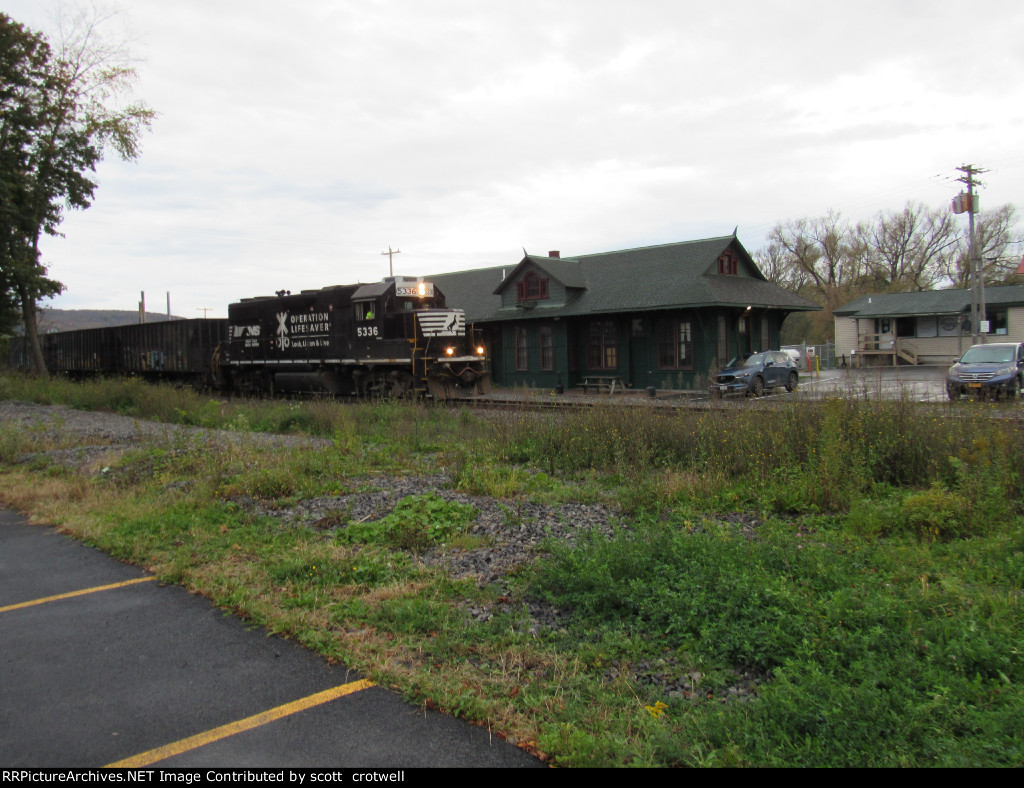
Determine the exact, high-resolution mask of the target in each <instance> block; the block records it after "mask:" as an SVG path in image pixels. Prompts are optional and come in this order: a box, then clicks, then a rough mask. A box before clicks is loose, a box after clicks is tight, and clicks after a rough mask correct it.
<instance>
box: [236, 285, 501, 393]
mask: <svg viewBox="0 0 1024 788" xmlns="http://www.w3.org/2000/svg"><path fill="white" fill-rule="evenodd" d="M228 332H229V338H228V342H227V346H226V348H227V350H226V353H225V357H226V365H227V373H228V375H229V377H230V381H231V382H230V385H231V387H232V388H234V389H237V390H239V391H252V392H274V391H286V390H311V389H312V390H322V391H327V392H330V393H332V394H345V395H360V396H362V395H374V394H378V395H386V396H404V395H407V394H411V393H414V392H418V393H426V394H430V395H431V396H432V397H434V398H435V399H452V398H454V397H460V396H467V395H471V394H474V393H475V394H486V393H487V392H488V391H489V390H490V375H489V370H488V364H487V356H486V353H485V349H484V346H483V345H482V344H477V343H474V342H473V336H472V331H468V332H467V328H466V316H465V313H464V312H463V311H462V310H461V309H450V308H447V307H446V305H445V299H444V295H443V294H442V293H441V291H440V290H438V289H437V288H436V287H434V285H433V284H432V283H430V282H424V281H422V280H418V279H404V278H400V277H397V278H396V277H392V278H388V279H385V280H384V281H383V282H378V283H375V284H365V285H339V286H336V287H325V288H323V289H322V290H303V291H302V292H301V293H298V294H296V295H292V294H290V293H278V294H277V295H275V296H267V297H261V298H247V299H244V300H242V301H239V302H238V303H235V304H231V305H230V306H229V307H228Z"/></svg>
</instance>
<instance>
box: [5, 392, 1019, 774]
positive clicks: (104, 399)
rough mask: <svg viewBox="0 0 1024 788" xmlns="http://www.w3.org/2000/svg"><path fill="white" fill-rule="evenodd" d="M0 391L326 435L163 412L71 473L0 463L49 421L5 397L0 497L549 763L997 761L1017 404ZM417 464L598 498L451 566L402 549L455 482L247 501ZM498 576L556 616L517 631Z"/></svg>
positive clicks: (513, 495) (1011, 675) (1015, 682)
mask: <svg viewBox="0 0 1024 788" xmlns="http://www.w3.org/2000/svg"><path fill="white" fill-rule="evenodd" d="M0 396H2V397H6V398H20V399H31V400H35V401H40V402H57V401H61V399H62V398H67V399H68V400H69V404H72V405H73V406H76V407H107V408H108V409H112V410H121V411H122V412H130V413H131V414H132V415H135V416H137V417H162V418H166V419H169V420H172V421H174V422H176V423H180V424H195V425H203V426H210V427H214V426H216V427H221V428H225V429H231V430H234V431H236V432H239V433H243V434H244V433H246V432H248V431H261V430H274V431H288V432H296V433H302V434H310V435H316V436H319V437H321V438H328V439H329V444H328V445H326V446H325V447H324V448H320V449H317V450H310V449H309V448H284V447H282V448H274V449H268V448H265V447H261V446H260V445H259V444H257V443H256V442H255V441H254V440H244V439H243V440H237V441H234V442H231V443H225V444H223V445H221V444H217V445H216V446H214V445H211V444H210V443H209V442H198V441H191V440H189V439H187V438H167V439H164V441H157V442H154V443H151V444H148V445H145V446H140V447H139V448H138V449H137V450H135V451H133V452H131V453H129V454H126V455H124V456H123V457H121V459H120V460H118V461H116V462H115V463H114V464H112V465H110V466H109V467H107V468H106V470H105V471H103V470H102V469H97V468H95V467H89V468H87V469H86V471H85V472H77V471H69V470H66V469H64V468H63V467H62V466H60V465H56V464H53V463H50V462H49V461H47V460H46V459H45V457H46V456H47V455H45V454H43V455H38V458H37V460H35V461H34V462H33V463H27V464H26V463H25V462H22V461H21V458H22V457H23V456H24V455H25V454H26V453H28V452H44V451H47V450H49V449H53V448H58V447H59V446H58V442H55V441H54V439H53V438H46V437H44V436H43V434H42V433H41V432H36V433H34V432H32V431H24V430H16V429H13V428H11V427H9V426H4V427H2V428H0V496H2V498H3V500H4V501H5V502H6V503H7V504H8V505H14V506H17V507H19V508H22V509H24V510H28V511H31V512H33V514H34V516H35V517H36V518H38V519H41V520H44V521H47V522H52V523H56V524H58V525H60V526H61V527H62V528H64V529H65V530H67V531H68V532H70V533H73V534H75V535H77V536H79V537H81V538H83V539H86V540H88V541H89V542H91V543H94V544H97V545H99V546H101V547H102V548H103V549H105V550H107V551H108V552H110V553H111V554H113V555H116V556H118V557H120V558H123V559H125V560H129V561H132V562H135V563H137V564H140V565H143V566H146V567H148V568H150V569H152V570H153V571H154V572H156V573H157V574H158V575H159V576H160V577H161V578H163V579H165V580H169V581H173V582H176V583H181V584H182V585H185V586H187V587H188V588H190V589H193V590H196V591H199V592H201V593H204V594H206V595H208V596H209V597H210V598H212V599H214V600H215V601H216V602H217V603H218V604H220V605H221V606H223V607H224V608H226V609H229V610H232V611H235V612H237V613H238V614H240V615H242V616H244V617H246V618H247V619H249V620H250V621H252V622H254V623H256V624H259V625H260V626H263V627H265V628H266V629H267V630H268V631H271V632H275V633H280V634H283V635H286V636H288V637H291V638H294V639H295V640H297V641H299V642H302V643H304V644H306V645H307V646H309V647H310V648H312V649H314V650H316V651H318V652H319V653H321V654H324V655H325V656H327V657H329V658H332V659H338V660H342V661H344V662H346V663H347V664H350V665H352V666H353V667H355V668H357V669H359V670H360V671H361V672H364V673H366V674H367V675H370V676H373V677H374V678H375V679H376V680H378V681H380V682H383V683H386V684H388V685H391V686H394V687H396V688H398V689H399V690H400V691H401V692H402V693H403V694H404V695H405V696H406V697H408V698H409V699H410V700H411V701H413V702H415V703H418V704H422V705H423V706H425V707H428V708H437V709H441V710H443V711H446V712H448V713H452V714H457V715H460V716H463V717H466V718H467V719H470V720H473V721H475V722H478V723H480V724H486V725H488V726H489V727H490V728H491V729H492V730H494V731H496V732H498V733H499V734H500V735H502V736H504V737H506V738H508V739H510V740H513V741H515V742H518V743H520V744H521V745H523V746H525V747H528V748H530V749H532V750H534V751H536V752H541V753H543V754H544V755H545V757H548V758H550V759H551V760H552V761H553V762H554V763H556V764H559V765H563V766H613V765H648V766H714V765H723V766H724V765H735V766H783V765H797V766H968V765H970V766H1020V765H1022V764H1024V729H1022V728H1021V725H1020V719H1022V717H1024V697H1022V692H1021V687H1022V685H1024V598H1022V597H1024V527H1022V519H1021V503H1020V502H1021V484H1022V481H1021V476H1020V472H1019V470H1018V469H1019V468H1022V467H1024V433H1022V431H1021V428H1020V420H1019V419H1018V418H1017V414H1016V412H1015V411H1012V410H1007V409H1005V408H1001V407H999V406H978V405H972V404H971V403H964V404H956V405H952V406H951V405H943V406H940V407H932V406H920V405H916V404H914V403H910V402H907V401H898V402H871V401H868V400H866V399H863V398H854V399H851V400H843V401H839V400H836V401H827V402H822V403H811V402H803V403H795V404H793V405H792V406H787V407H784V408H781V409H779V410H777V411H767V410H764V409H760V408H758V409H753V408H748V407H745V406H744V405H743V404H742V403H737V406H736V407H729V408H726V409H721V410H713V411H703V412H691V413H688V414H683V415H679V416H676V417H672V418H667V417H665V416H664V415H663V414H652V413H647V412H640V413H636V412H627V411H623V410H618V409H615V408H607V409H604V408H601V409H595V410H592V411H587V412H582V413H572V414H568V415H564V416H559V417H553V416H551V417H549V416H538V415H537V414H534V413H526V412H523V413H519V414H511V415H510V416H508V417H507V418H501V419H497V420H494V421H488V420H485V419H482V418H480V417H478V416H476V415H474V414H472V413H470V412H468V411H462V412H459V411H450V410H443V409H434V408H428V407H422V406H416V405H411V404H395V403H384V404H376V405H359V406H354V407H348V406H345V407H342V406H336V405H333V404H331V403H328V402H314V403H307V404H302V405H298V404H295V403H281V402H273V403H256V402H244V401H242V402H224V401H220V400H215V399H204V398H201V397H199V396H197V395H195V394H192V393H189V392H179V391H177V390H167V389H164V388H151V387H145V386H141V385H139V384H137V383H134V382H127V383H117V382H113V381H107V382H103V383H98V384H95V385H94V386H90V385H87V386H76V387H72V386H67V385H65V384H61V383H53V384H51V385H49V386H47V385H43V384H40V383H37V382H34V381H28V380H23V379H19V378H6V379H0ZM438 466H443V467H444V468H445V469H446V470H447V472H448V474H449V476H450V478H451V484H452V487H453V488H455V489H457V490H458V491H461V492H466V493H469V494H472V495H484V496H490V497H495V498H499V499H503V500H505V501H506V502H507V506H508V511H509V513H510V514H509V516H510V517H513V518H514V512H515V511H517V509H518V505H519V503H520V502H522V501H526V500H529V501H533V502H536V503H543V504H545V505H552V506H553V505H557V504H558V503H564V502H595V501H600V502H604V503H606V504H608V505H609V506H612V507H615V508H616V509H617V510H618V511H619V512H620V513H621V518H620V519H621V524H620V527H619V528H618V529H616V530H615V531H614V532H613V533H611V534H610V535H599V534H595V535H592V536H589V537H583V536H581V537H580V538H579V539H577V541H576V543H575V546H574V547H572V548H570V547H568V546H566V545H564V544H557V543H552V544H549V545H546V549H545V551H544V553H543V554H542V555H541V556H539V557H538V558H537V560H535V561H534V562H533V563H532V564H530V565H528V566H527V567H526V568H525V569H523V570H522V571H521V572H519V573H518V574H516V575H515V576H513V577H511V578H509V579H508V582H507V583H506V584H505V585H503V586H502V587H500V588H490V587H483V588H481V587H478V586H477V585H476V584H474V583H469V582H462V581H456V580H452V579H451V578H450V577H449V576H448V575H447V574H446V573H444V572H442V571H440V570H437V569H434V568H431V567H430V566H427V565H426V564H424V563H423V561H422V560H421V558H422V553H423V551H425V550H434V549H442V550H459V549H472V548H473V547H476V546H479V544H478V543H473V542H472V540H470V539H468V537H467V536H466V533H465V529H466V527H467V525H468V524H469V523H470V522H471V520H472V518H473V517H475V514H476V513H475V510H472V508H471V507H465V506H461V505H457V504H456V505H453V504H451V503H449V502H446V501H445V500H443V499H442V498H441V497H439V496H436V495H417V496H410V497H407V498H405V499H404V500H403V501H401V502H400V503H399V505H397V506H396V507H395V509H394V511H393V512H392V513H391V514H389V515H387V516H385V517H381V518H377V519H374V520H369V521H363V522H354V521H353V520H352V519H351V518H350V517H349V515H348V514H347V512H346V511H345V509H344V508H342V509H339V510H338V511H337V512H333V513H332V514H331V515H330V516H329V517H327V518H325V521H324V522H321V523H319V524H318V527H313V525H310V526H305V525H296V524H291V525H284V524H282V521H281V520H279V519H277V518H274V517H272V516H269V514H272V513H273V512H274V511H278V510H282V509H286V508H287V507H289V506H291V505H293V504H294V503H295V502H296V501H299V500H302V499H306V498H311V497H317V496H325V495H328V496H343V495H347V494H349V493H351V492H354V491H357V490H360V489H363V488H364V487H365V485H366V484H367V480H368V479H369V478H372V477H373V476H374V475H377V474H380V473H389V474H396V475H405V474H417V473H422V472H424V470H425V469H428V468H429V469H431V472H434V471H436V468H437V467H438ZM528 604H530V605H534V606H536V605H542V606H546V607H548V608H549V609H558V610H559V611H561V612H562V615H561V619H560V621H561V622H562V625H561V626H559V627H557V628H554V629H545V628H540V629H538V628H537V627H536V625H535V624H533V622H532V621H531V619H530V616H529V615H528V612H527V605H528ZM479 609H487V610H490V611H491V613H492V615H491V616H490V617H489V618H481V617H478V616H475V615H473V614H472V613H471V611H472V610H479ZM694 676H696V677H698V678H694ZM750 676H756V677H758V680H759V682H760V683H759V684H757V685H756V691H754V692H752V691H750V690H749V689H747V688H746V686H745V684H744V677H750ZM684 687H685V688H688V689H683V688H684Z"/></svg>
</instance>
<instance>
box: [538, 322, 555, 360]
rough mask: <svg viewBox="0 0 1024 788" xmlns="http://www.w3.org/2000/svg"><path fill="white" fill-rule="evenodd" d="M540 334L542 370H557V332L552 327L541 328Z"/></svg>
mask: <svg viewBox="0 0 1024 788" xmlns="http://www.w3.org/2000/svg"><path fill="white" fill-rule="evenodd" d="M538 333H539V334H540V368H541V369H543V370H553V369H554V368H555V330H554V329H553V328H552V327H551V326H541V327H540V329H539V331H538Z"/></svg>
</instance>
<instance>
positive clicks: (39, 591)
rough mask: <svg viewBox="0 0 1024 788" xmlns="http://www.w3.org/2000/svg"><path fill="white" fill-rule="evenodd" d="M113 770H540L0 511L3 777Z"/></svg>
mask: <svg viewBox="0 0 1024 788" xmlns="http://www.w3.org/2000/svg"><path fill="white" fill-rule="evenodd" d="M109 765H125V766H139V767H142V766H146V767H148V766H150V765H152V766H155V767H157V768H159V767H178V768H181V767H192V766H209V767H250V768H257V767H264V768H269V767H334V768H352V767H367V768H389V769H394V768H416V767H460V766H468V767H528V766H541V765H542V764H541V763H540V762H539V761H538V760H537V759H535V758H533V757H532V756H530V755H529V754H527V753H525V752H523V751H522V750H519V749H518V748H516V747H514V746H512V745H510V744H508V743H506V742H504V741H501V740H499V739H497V738H495V737H492V736H490V735H489V734H488V732H487V731H486V730H484V729H483V728H480V727H477V726H473V725H470V724H468V723H465V722H463V721H461V720H457V719H454V718H451V717H447V716H445V715H442V714H439V713H436V712H430V711H425V710H424V709H421V708H417V707H414V706H411V705H409V704H407V703H406V702H405V701H403V700H402V699H401V698H400V697H399V696H398V695H397V694H395V693H394V692H392V691H390V690H388V689H385V688H383V687H378V686H374V685H373V684H372V682H368V681H365V680H364V679H363V677H361V676H359V675H358V674H356V673H355V672H353V671H350V670H348V669H346V668H345V667H343V666H339V665H330V664H328V663H327V662H326V661H324V660H323V659H321V658H319V657H317V656H316V655H314V654H313V653H311V652H309V651H308V650H306V649H304V648H303V647H301V646H299V645H296V644H294V643H291V642H289V641H286V640H283V639H281V638H278V637H272V636H268V635H266V634H265V633H264V632H262V631H260V630H256V629H252V628H249V627H247V626H246V624H245V623H244V622H243V621H241V620H240V619H238V618H236V617H234V616H231V615H227V614H225V613H223V612H222V611H220V610H218V609H216V608H214V607H212V606H211V605H210V603H209V602H208V601H207V600H205V599H203V598H201V597H197V596H193V595H190V594H189V593H187V592H186V591H185V590H184V589H183V588H181V587H179V586H172V585H168V586H164V585H161V584H160V583H159V582H157V581H156V580H155V579H154V578H153V577H152V576H148V575H146V573H144V572H143V571H142V570H140V569H139V568H138V567H133V566H130V565H127V564H123V563H120V562H119V561H116V560H114V559H112V558H110V557H109V556H107V555H105V554H103V553H102V552H100V551H98V550H95V549H93V548H91V547H88V546H86V545H84V544H81V543H79V542H77V541H75V540H73V539H71V538H69V537H66V536H64V535H62V534H59V533H58V532H57V531H56V530H55V529H53V528H50V527H45V526H36V525H30V524H28V523H27V522H26V521H25V519H24V518H23V517H21V516H20V515H18V514H16V513H14V512H10V511H6V510H0V767H5V768H9V767H98V766H109Z"/></svg>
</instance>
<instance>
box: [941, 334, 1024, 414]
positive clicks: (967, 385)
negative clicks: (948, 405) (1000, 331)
mask: <svg viewBox="0 0 1024 788" xmlns="http://www.w3.org/2000/svg"><path fill="white" fill-rule="evenodd" d="M1022 381H1024V342H995V343H992V344H989V345H972V346H971V347H969V348H967V350H965V351H964V352H963V355H961V356H960V358H959V359H957V361H956V363H955V364H953V366H951V367H950V368H949V373H948V374H947V375H946V393H947V394H949V398H950V399H952V400H957V399H960V397H961V396H963V395H964V394H972V395H977V396H982V397H998V396H1000V395H1002V396H1006V397H1019V396H1020V392H1021V385H1022Z"/></svg>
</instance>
